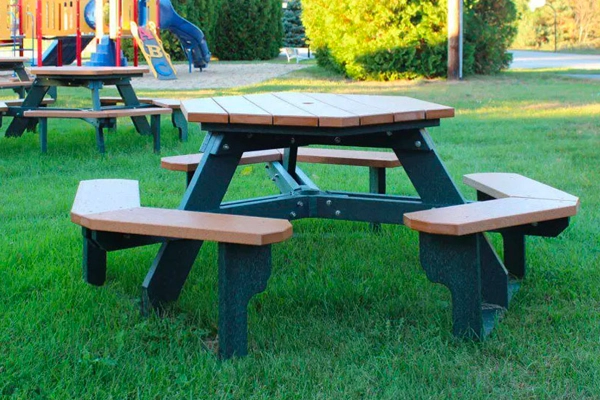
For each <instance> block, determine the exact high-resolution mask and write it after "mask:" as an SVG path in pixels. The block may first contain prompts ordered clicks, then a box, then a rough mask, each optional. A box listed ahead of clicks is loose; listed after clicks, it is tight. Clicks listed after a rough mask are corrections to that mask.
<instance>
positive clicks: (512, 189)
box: [463, 172, 579, 202]
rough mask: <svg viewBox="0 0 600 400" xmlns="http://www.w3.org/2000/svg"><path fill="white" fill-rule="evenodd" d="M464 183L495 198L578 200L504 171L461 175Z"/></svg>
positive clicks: (550, 187) (539, 183)
mask: <svg viewBox="0 0 600 400" xmlns="http://www.w3.org/2000/svg"><path fill="white" fill-rule="evenodd" d="M463 182H464V183H465V184H466V185H469V186H471V187H472V188H474V189H477V191H478V192H482V193H485V194H487V195H488V196H490V197H493V198H496V199H502V198H506V197H522V198H528V199H550V200H567V201H575V202H579V199H578V198H577V197H576V196H573V195H572V194H569V193H566V192H563V191H562V190H558V189H555V188H553V187H552V186H548V185H546V184H544V183H541V182H538V181H536V180H533V179H530V178H528V177H526V176H523V175H519V174H514V173H506V172H484V173H477V174H468V175H465V176H464V177H463Z"/></svg>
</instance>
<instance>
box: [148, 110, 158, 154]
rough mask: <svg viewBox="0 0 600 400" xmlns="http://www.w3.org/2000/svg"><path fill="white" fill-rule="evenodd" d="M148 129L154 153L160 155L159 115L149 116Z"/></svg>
mask: <svg viewBox="0 0 600 400" xmlns="http://www.w3.org/2000/svg"><path fill="white" fill-rule="evenodd" d="M150 129H151V130H152V139H153V143H154V152H155V153H160V114H156V115H151V116H150Z"/></svg>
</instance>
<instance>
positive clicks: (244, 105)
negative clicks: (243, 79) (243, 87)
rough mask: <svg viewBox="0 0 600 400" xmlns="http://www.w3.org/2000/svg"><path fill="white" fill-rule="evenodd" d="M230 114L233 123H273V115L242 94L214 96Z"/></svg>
mask: <svg viewBox="0 0 600 400" xmlns="http://www.w3.org/2000/svg"><path fill="white" fill-rule="evenodd" d="M213 100H214V101H215V102H216V103H217V104H218V105H220V106H221V107H222V108H223V109H224V110H225V111H227V113H228V114H229V123H231V124H250V125H272V124H273V116H272V115H271V114H270V113H268V112H267V111H265V110H263V109H262V108H260V107H259V106H257V105H256V104H254V103H252V102H251V101H250V100H248V99H246V98H244V97H242V96H222V97H213Z"/></svg>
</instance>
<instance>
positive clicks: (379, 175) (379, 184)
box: [369, 167, 386, 232]
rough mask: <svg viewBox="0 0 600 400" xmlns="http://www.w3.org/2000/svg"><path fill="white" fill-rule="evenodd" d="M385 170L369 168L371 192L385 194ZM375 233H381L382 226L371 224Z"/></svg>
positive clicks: (375, 223)
mask: <svg viewBox="0 0 600 400" xmlns="http://www.w3.org/2000/svg"><path fill="white" fill-rule="evenodd" d="M385 187H386V182H385V168H377V167H369V192H370V193H375V194H385ZM371 229H372V230H373V232H381V224H380V223H377V222H373V223H371Z"/></svg>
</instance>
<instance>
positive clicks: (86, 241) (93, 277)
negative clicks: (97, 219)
mask: <svg viewBox="0 0 600 400" xmlns="http://www.w3.org/2000/svg"><path fill="white" fill-rule="evenodd" d="M82 233H83V280H84V281H86V282H87V283H89V284H92V285H95V286H102V285H103V284H104V282H105V281H106V251H105V250H103V249H101V248H100V247H98V246H97V245H96V244H95V243H94V241H92V239H91V233H92V232H91V231H90V230H88V229H86V228H83V231H82Z"/></svg>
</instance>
